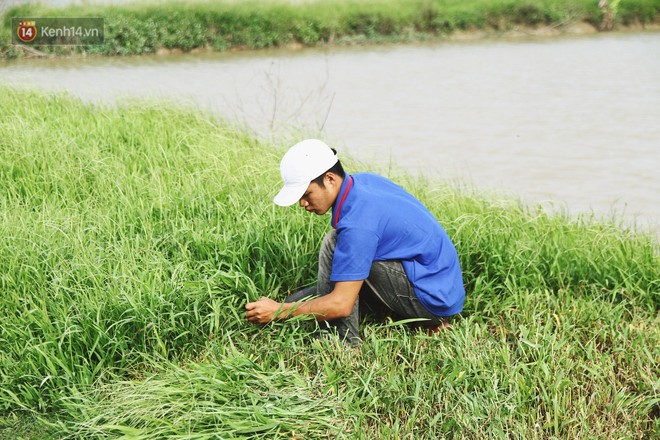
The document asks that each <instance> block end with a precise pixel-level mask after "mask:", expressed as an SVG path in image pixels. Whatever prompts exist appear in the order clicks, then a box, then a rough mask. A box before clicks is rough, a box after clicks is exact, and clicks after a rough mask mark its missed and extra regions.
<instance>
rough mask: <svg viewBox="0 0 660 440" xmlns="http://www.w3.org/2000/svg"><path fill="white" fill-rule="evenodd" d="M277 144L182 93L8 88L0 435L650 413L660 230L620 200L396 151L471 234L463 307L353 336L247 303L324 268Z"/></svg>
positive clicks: (547, 422)
mask: <svg viewBox="0 0 660 440" xmlns="http://www.w3.org/2000/svg"><path fill="white" fill-rule="evenodd" d="M284 146H285V145H278V146H276V147H273V146H272V145H268V144H265V143H263V142H261V141H258V140H256V139H254V138H252V137H250V136H249V135H247V134H245V133H243V132H242V131H241V130H239V129H236V128H235V127H231V126H229V125H227V124H224V123H222V122H218V121H215V120H212V119H210V118H208V117H206V116H204V115H202V114H201V113H200V112H197V111H195V110H192V109H182V108H179V107H175V106H173V105H171V104H167V103H134V104H126V105H121V106H119V107H116V108H115V107H102V106H90V105H83V104H82V103H80V102H79V101H78V100H76V99H73V98H71V97H68V96H66V95H61V94H50V95H46V94H40V93H35V92H30V91H26V90H15V89H11V88H6V87H3V88H0V149H1V151H0V153H1V154H0V185H1V189H0V208H1V209H0V213H1V215H2V221H1V222H0V290H1V291H2V295H1V296H0V313H1V314H2V316H3V319H2V326H1V331H0V435H5V434H6V435H7V436H8V437H10V438H16V437H24V438H43V436H51V437H52V438H61V437H69V438H85V439H87V438H107V437H111V438H112V437H118V436H121V435H126V436H130V435H135V436H137V437H138V438H217V437H218V436H219V434H218V433H222V436H224V437H237V438H278V437H280V438H284V437H286V438H324V437H327V438H365V439H367V438H387V437H393V438H429V439H431V438H433V439H435V438H443V437H465V438H501V437H502V436H509V437H513V438H594V437H600V438H603V437H604V438H620V437H624V438H639V437H644V436H645V435H649V433H653V432H656V433H657V430H658V423H659V422H658V413H659V408H660V405H659V402H660V397H659V392H658V390H659V387H660V379H659V378H658V375H657V371H658V360H659V359H660V349H659V348H658V347H660V331H659V330H658V329H659V328H660V319H659V317H658V313H657V311H658V304H659V302H660V297H659V296H660V258H659V257H658V244H657V238H655V237H651V236H649V235H645V234H643V233H638V232H635V231H631V230H625V229H622V228H619V227H617V226H616V225H613V224H611V223H606V222H600V221H596V220H595V219H586V218H583V219H571V218H569V217H567V216H564V215H559V214H548V213H545V212H542V211H540V210H536V209H534V208H531V209H530V208H527V207H524V206H522V205H520V204H519V203H517V202H515V201H510V200H495V199H491V198H489V197H486V196H483V195H479V194H474V193H471V192H469V191H465V190H463V191H459V190H457V189H456V188H452V187H449V186H446V185H444V184H442V183H439V182H428V181H425V180H423V179H421V178H413V177H410V176H406V175H403V174H396V173H392V175H391V177H393V178H394V179H395V180H397V181H398V182H400V183H402V184H403V185H404V186H405V187H406V188H408V189H409V190H410V191H412V192H413V193H415V194H416V195H417V196H418V197H419V198H420V199H421V200H423V201H424V203H425V204H426V205H427V206H429V208H430V209H431V210H432V211H433V212H434V213H435V215H436V216H437V217H438V219H439V220H440V221H441V222H442V224H443V225H444V226H445V228H446V229H447V231H448V233H449V235H450V236H451V237H452V239H453V240H454V242H455V243H456V247H457V249H458V252H459V255H460V258H461V264H462V267H463V269H464V273H465V282H466V285H467V287H468V296H467V300H466V305H465V312H464V314H463V316H462V317H461V318H459V319H457V320H456V321H455V322H454V324H453V329H452V330H451V331H447V332H442V333H439V334H436V335H434V336H432V337H430V336H428V335H426V334H424V333H418V332H416V331H414V330H411V329H409V328H407V327H406V326H405V325H401V324H397V323H371V324H368V325H365V326H363V330H364V341H363V343H362V344H361V346H360V348H359V350H357V351H352V350H346V349H345V348H343V346H342V345H341V344H339V343H338V341H335V340H331V339H330V340H314V339H313V338H312V335H311V332H312V330H313V325H312V326H309V325H303V324H304V322H298V321H295V322H280V323H274V324H272V325H269V326H266V327H257V326H253V325H251V324H249V323H247V321H246V320H245V319H244V316H243V315H244V311H243V306H244V304H245V303H246V301H249V300H253V299H256V298H258V297H259V296H261V295H267V296H270V297H273V298H276V299H282V298H283V297H284V295H285V294H286V293H287V292H288V291H290V290H292V289H295V288H296V287H299V286H303V285H307V284H309V283H311V282H313V281H314V274H315V272H316V268H315V264H316V253H317V251H318V246H319V242H320V239H321V238H322V237H323V235H324V233H325V231H326V230H327V229H328V228H329V225H328V221H327V219H326V218H322V219H321V218H317V217H315V216H310V215H309V214H307V213H304V212H301V211H300V210H296V209H293V208H292V209H281V208H278V207H276V206H274V205H273V204H272V202H271V200H272V196H273V195H274V192H275V191H276V189H277V188H278V186H279V184H280V183H279V180H280V179H279V175H278V171H277V164H278V163H279V159H280V155H281V153H282V149H281V148H278V147H284ZM346 165H347V168H348V170H349V171H358V170H362V169H364V168H363V167H362V166H360V165H359V164H356V163H355V162H353V161H351V160H346ZM35 423H36V424H37V426H39V428H38V429H34V428H27V427H28V426H32V425H34V424H35Z"/></svg>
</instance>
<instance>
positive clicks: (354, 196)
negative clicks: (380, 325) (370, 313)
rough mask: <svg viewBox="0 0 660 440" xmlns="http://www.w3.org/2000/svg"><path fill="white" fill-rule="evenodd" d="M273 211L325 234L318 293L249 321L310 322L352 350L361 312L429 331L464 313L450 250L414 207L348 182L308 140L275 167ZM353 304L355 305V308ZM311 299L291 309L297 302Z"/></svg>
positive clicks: (263, 305)
mask: <svg viewBox="0 0 660 440" xmlns="http://www.w3.org/2000/svg"><path fill="white" fill-rule="evenodd" d="M280 172H281V174H282V179H283V180H284V187H283V188H282V189H281V190H280V192H279V193H278V194H277V196H275V199H274V202H275V203H276V204H277V205H280V206H290V205H293V204H294V203H296V202H298V204H299V205H300V206H302V207H303V208H305V209H306V210H307V211H308V212H314V213H316V214H318V215H323V214H325V213H326V212H328V211H329V210H330V208H332V218H331V225H332V227H333V229H332V230H331V231H330V232H328V234H327V235H326V236H325V238H324V240H323V244H322V245H321V251H320V253H319V271H318V283H317V285H316V286H312V287H311V288H307V289H304V290H302V291H300V292H297V293H294V294H292V295H290V296H289V297H287V298H286V300H285V302H284V303H283V304H282V303H279V302H276V301H273V300H271V299H269V298H265V297H262V298H260V299H259V300H258V301H255V302H251V303H248V304H246V306H245V308H246V310H247V313H246V317H247V319H248V320H250V321H252V322H255V323H259V324H266V323H268V322H270V321H272V320H273V319H280V318H286V317H289V316H294V315H301V314H306V315H313V316H314V317H315V318H316V319H317V320H318V321H325V322H327V323H328V324H330V325H331V326H332V327H334V328H336V331H337V333H338V335H339V337H340V338H341V339H342V340H344V341H345V342H347V343H350V344H352V345H357V344H358V342H359V330H358V325H359V322H360V303H362V305H363V307H364V306H368V307H371V308H372V309H375V310H379V309H380V310H382V309H383V308H385V309H387V310H389V311H390V312H393V313H394V314H396V315H397V316H399V317H401V318H420V319H423V320H425V321H424V325H427V326H429V328H441V327H444V326H446V325H447V321H448V319H449V317H451V316H452V315H455V314H457V313H460V312H461V311H462V310H463V302H464V301H465V290H464V287H463V277H462V274H461V267H460V264H459V261H458V255H457V253H456V248H455V247H454V245H453V243H452V242H451V240H450V238H449V236H448V235H447V233H446V232H445V230H444V229H443V228H442V226H441V225H440V223H439V222H438V221H437V220H436V219H435V218H434V217H433V215H432V214H431V213H430V212H429V210H428V209H426V207H424V205H422V203H421V202H420V201H419V200H417V199H416V198H415V197H413V196H412V195H411V194H410V193H408V192H406V191H405V190H404V189H403V188H402V187H400V186H399V185H397V184H395V183H393V182H392V181H390V180H388V179H386V178H384V177H381V176H378V175H376V174H371V173H357V174H352V175H347V174H346V173H345V172H344V169H343V167H342V165H341V162H340V161H339V159H338V158H337V156H336V152H335V150H333V149H331V148H330V147H328V146H327V145H326V144H325V143H323V142H321V141H319V140H316V139H308V140H304V141H302V142H299V143H297V144H296V145H294V146H293V147H291V148H290V149H289V151H287V153H286V154H285V155H284V157H283V158H282V161H281V163H280ZM358 295H359V296H360V299H361V301H358ZM309 297H313V299H310V300H307V301H304V302H299V301H301V300H303V299H306V298H309Z"/></svg>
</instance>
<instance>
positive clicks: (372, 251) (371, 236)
mask: <svg viewBox="0 0 660 440" xmlns="http://www.w3.org/2000/svg"><path fill="white" fill-rule="evenodd" d="M331 222H332V226H333V227H334V228H336V229H337V244H336V247H335V253H334V257H333V262H332V274H331V277H330V280H331V281H357V280H364V279H366V278H368V276H369V271H370V270H371V265H372V263H373V262H374V261H384V260H401V263H402V264H403V268H404V270H405V271H406V274H407V275H408V279H409V280H410V282H411V283H412V284H413V286H414V289H415V294H416V295H417V298H418V299H419V301H420V303H421V304H422V305H423V306H424V307H426V308H427V309H428V310H429V311H430V312H431V313H433V314H434V315H436V316H450V315H454V314H456V313H459V312H461V311H462V310H463V302H464V301H465V289H464V287H463V276H462V274H461V267H460V264H459V261H458V254H457V253H456V248H455V247H454V244H453V243H452V242H451V240H450V238H449V236H448V235H447V233H446V232H445V230H444V229H443V228H442V226H441V225H440V223H439V222H438V220H436V219H435V217H433V214H431V213H430V212H429V210H428V209H426V207H425V206H424V205H422V203H421V202H420V201H419V200H417V199H416V198H415V197H413V196H412V195H411V194H410V193H408V192H407V191H406V190H404V189H403V188H402V187H400V186H399V185H397V184H395V183H394V182H392V181H390V180H388V179H386V178H385V177H382V176H378V175H376V174H371V173H358V174H353V175H350V176H348V175H347V176H346V178H345V179H344V182H343V183H342V186H341V188H340V190H339V195H338V196H337V201H336V202H335V204H334V206H333V208H332V220H331Z"/></svg>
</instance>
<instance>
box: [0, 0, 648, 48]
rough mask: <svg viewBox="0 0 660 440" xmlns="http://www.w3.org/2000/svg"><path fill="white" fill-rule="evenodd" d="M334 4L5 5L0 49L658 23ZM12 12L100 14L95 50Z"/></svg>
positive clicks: (567, 5) (400, 37) (603, 12)
mask: <svg viewBox="0 0 660 440" xmlns="http://www.w3.org/2000/svg"><path fill="white" fill-rule="evenodd" d="M605 3H607V6H602V7H599V2H598V1H596V0H526V1H523V2H521V1H517V0H505V1H495V0H479V1H471V2H464V1H461V0H423V1H422V0H420V1H407V0H377V1H373V2H364V1H359V0H337V1H333V2H320V1H319V2H303V3H289V2H280V1H272V2H247V3H246V2H219V3H217V2H214V3H210V2H200V3H193V4H188V3H178V2H173V3H169V4H150V3H134V4H125V5H119V6H113V5H110V6H108V5H86V6H66V7H62V8H48V7H43V6H38V5H23V6H20V7H16V8H12V9H9V10H8V11H7V13H6V14H5V16H4V17H3V19H2V29H1V30H0V53H2V56H3V57H5V58H13V57H18V56H48V55H55V56H62V55H73V54H84V55H92V54H98V55H139V54H148V53H171V52H188V51H201V50H204V51H226V50H246V49H261V48H269V47H290V48H298V47H305V46H317V45H323V44H364V43H370V44H374V43H379V42H413V41H420V40H428V39H438V38H451V37H452V36H453V37H456V38H468V36H471V37H472V38H482V37H484V36H488V35H490V36H492V35H497V34H502V33H506V32H509V33H510V34H515V33H523V34H530V33H531V34H535V35H546V36H547V35H556V34H560V33H564V32H568V33H574V32H579V33H584V32H597V31H599V30H611V29H617V28H618V29H626V28H634V29H640V28H649V27H650V28H654V29H655V28H657V25H658V17H659V14H660V3H659V2H657V1H654V0H627V1H625V2H618V1H612V0H610V1H609V3H608V2H605ZM11 17H24V18H29V17H101V18H103V19H104V20H105V26H104V29H105V34H104V42H103V43H102V44H99V45H94V46H30V45H29V44H26V45H22V46H19V45H11V44H10V42H11V35H12V33H13V32H14V30H13V29H11Z"/></svg>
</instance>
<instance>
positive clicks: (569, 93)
mask: <svg viewBox="0 0 660 440" xmlns="http://www.w3.org/2000/svg"><path fill="white" fill-rule="evenodd" d="M658 53H660V34H658V33H639V34H604V35H603V34H599V35H595V36H589V37H580V38H575V37H573V38H555V39H545V40H526V41H520V40H516V41H489V42H483V41H481V42H470V43H433V44H422V45H411V46H379V47H357V48H355V47H353V48H325V49H314V50H301V51H264V52H257V53H227V54H186V55H179V56H164V57H163V56H161V57H158V56H148V57H127V58H97V59H78V60H60V59H58V60H21V61H14V62H9V63H4V64H0V81H1V82H3V83H10V84H21V85H29V86H36V87H39V88H42V89H46V90H68V91H69V92H71V93H72V94H74V95H77V96H80V97H81V98H82V99H84V100H86V101H91V102H115V101H117V100H120V99H122V98H123V97H126V96H131V97H133V96H139V97H166V98H169V99H173V100H175V101H177V102H185V103H189V104H192V105H194V106H196V107H198V108H200V111H208V112H214V113H216V114H218V115H221V116H222V117H224V118H227V119H230V120H234V121H239V122H240V123H242V124H246V125H247V126H249V127H250V128H251V129H253V130H254V131H256V132H257V133H259V134H260V135H261V136H264V137H271V138H274V139H277V140H279V141H281V142H282V141H283V139H290V140H293V139H297V138H299V137H301V136H319V137H322V138H324V139H325V140H327V141H328V142H329V143H331V144H333V145H335V146H336V147H337V148H338V149H339V150H340V152H341V151H347V152H349V153H350V154H351V155H353V156H355V157H357V158H359V159H362V160H365V161H372V162H375V163H377V164H378V165H380V166H387V165H388V164H389V163H390V162H391V163H394V164H396V165H397V166H400V167H403V168H404V169H406V170H409V171H411V172H414V173H424V174H427V175H430V176H433V177H439V178H442V179H448V180H458V181H461V182H467V183H469V184H474V185H476V186H477V187H478V188H482V189H487V190H500V191H504V192H507V193H510V194H514V195H516V196H520V197H522V198H523V199H524V200H526V201H528V202H532V203H537V202H539V203H546V204H548V203H550V204H553V205H555V206H557V207H559V208H563V209H566V210H568V211H569V212H571V213H575V214H577V213H584V212H590V211H591V210H593V211H594V212H595V213H596V215H597V216H599V217H600V216H605V217H608V216H612V215H614V214H616V215H617V216H618V217H620V218H625V220H626V222H627V223H628V224H632V223H640V224H643V225H649V224H650V225H651V227H653V228H654V229H656V230H658V223H660V203H659V201H660V172H659V171H658V170H660V122H659V121H660V74H659V72H660V57H659V56H658ZM283 142H286V141H283ZM274 165H275V166H276V164H274Z"/></svg>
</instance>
